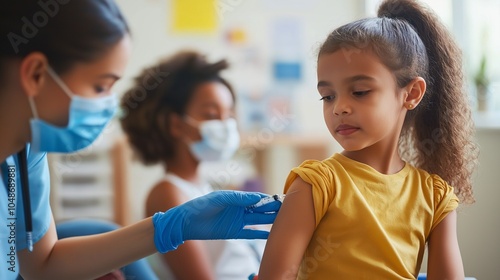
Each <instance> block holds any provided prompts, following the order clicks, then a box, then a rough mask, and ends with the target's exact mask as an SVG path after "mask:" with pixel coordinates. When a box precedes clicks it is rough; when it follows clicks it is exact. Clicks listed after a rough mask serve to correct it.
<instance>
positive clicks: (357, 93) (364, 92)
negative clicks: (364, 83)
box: [352, 90, 370, 97]
mask: <svg viewBox="0 0 500 280" xmlns="http://www.w3.org/2000/svg"><path fill="white" fill-rule="evenodd" d="M369 92H370V91H369V90H364V91H354V92H353V93H352V94H353V95H354V96H358V97H360V96H364V95H367V94H368V93H369Z"/></svg>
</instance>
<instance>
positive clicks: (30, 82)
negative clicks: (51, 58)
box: [19, 52, 49, 97]
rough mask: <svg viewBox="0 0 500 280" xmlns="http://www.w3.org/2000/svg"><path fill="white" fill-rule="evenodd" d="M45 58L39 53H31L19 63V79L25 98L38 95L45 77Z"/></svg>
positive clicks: (46, 64)
mask: <svg viewBox="0 0 500 280" xmlns="http://www.w3.org/2000/svg"><path fill="white" fill-rule="evenodd" d="M48 65H49V63H48V61H47V57H45V55H44V54H42V53H41V52H32V53H30V54H28V55H27V56H26V57H25V58H23V60H22V61H21V66H20V67H19V79H20V82H21V87H22V88H23V90H24V92H25V93H26V95H27V96H31V97H34V96H36V95H38V93H39V92H40V89H41V88H42V86H43V85H44V83H45V79H46V77H47V67H48Z"/></svg>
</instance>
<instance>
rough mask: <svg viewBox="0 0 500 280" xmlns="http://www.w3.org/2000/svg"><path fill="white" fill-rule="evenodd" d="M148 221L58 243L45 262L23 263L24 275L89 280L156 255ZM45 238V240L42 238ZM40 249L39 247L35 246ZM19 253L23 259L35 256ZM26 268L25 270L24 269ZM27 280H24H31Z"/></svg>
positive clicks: (42, 249)
mask: <svg viewBox="0 0 500 280" xmlns="http://www.w3.org/2000/svg"><path fill="white" fill-rule="evenodd" d="M153 236H154V227H153V222H152V221H151V218H148V219H145V220H143V221H141V222H139V223H137V224H134V225H131V226H128V227H125V228H121V229H118V230H115V231H112V232H108V233H103V234H98V235H93V236H83V237H72V238H66V239H61V240H58V241H56V242H55V243H54V246H53V248H52V250H51V251H50V253H49V254H48V255H47V257H46V259H45V260H44V261H41V260H40V259H37V260H35V262H31V263H30V262H29V260H25V261H23V262H22V264H21V267H23V266H26V265H28V266H30V265H36V264H35V263H38V267H31V268H29V269H27V270H26V269H24V268H23V269H22V272H23V273H26V274H28V275H27V276H31V277H33V278H36V279H92V278H97V277H99V276H102V275H105V274H107V273H108V272H110V271H112V270H113V269H117V268H120V267H123V266H125V265H127V264H129V263H131V262H133V261H135V260H137V259H140V258H143V257H145V256H148V255H150V254H152V253H154V252H156V247H155V245H154V241H153V240H154V239H153ZM44 238H45V237H44ZM36 245H41V246H43V245H42V244H38V242H37V244H36ZM37 247H39V246H35V251H34V252H32V253H29V252H22V255H23V257H22V258H24V256H28V255H29V254H33V253H35V254H36V251H37V249H40V250H41V251H42V252H43V251H44V248H37ZM25 268H26V267H25ZM31 277H28V278H27V279H31Z"/></svg>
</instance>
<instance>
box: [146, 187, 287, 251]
mask: <svg viewBox="0 0 500 280" xmlns="http://www.w3.org/2000/svg"><path fill="white" fill-rule="evenodd" d="M268 196H269V195H266V194H262V193H255V192H241V191H215V192H212V193H210V194H207V195H204V196H201V197H198V198H196V199H193V200H190V201H188V202H186V203H184V204H182V205H179V206H177V207H174V208H172V209H170V210H168V211H167V212H165V213H163V212H158V213H156V214H154V215H153V224H154V228H155V234H154V242H155V245H156V249H157V250H158V252H160V253H166V252H168V251H171V250H174V249H176V248H177V246H179V245H181V244H182V243H184V241H185V240H194V239H196V240H206V239H266V238H267V237H268V235H269V232H267V231H262V230H252V229H246V228H244V226H246V225H257V224H271V223H273V222H274V219H275V218H276V215H277V212H278V210H279V208H280V207H281V202H280V201H274V202H272V203H269V204H266V205H263V206H260V207H257V208H254V209H252V211H251V212H250V211H246V210H245V208H246V207H247V206H250V205H253V204H255V203H257V202H259V200H260V199H261V198H263V197H268Z"/></svg>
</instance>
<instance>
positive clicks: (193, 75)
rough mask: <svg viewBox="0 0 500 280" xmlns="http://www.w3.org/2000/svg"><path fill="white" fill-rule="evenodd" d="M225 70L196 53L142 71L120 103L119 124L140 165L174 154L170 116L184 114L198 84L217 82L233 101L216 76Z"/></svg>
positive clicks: (221, 64) (218, 76) (152, 162)
mask: <svg viewBox="0 0 500 280" xmlns="http://www.w3.org/2000/svg"><path fill="white" fill-rule="evenodd" d="M227 67H228V63H227V62H226V61H225V60H220V61H218V62H215V63H210V62H208V61H207V60H206V58H205V56H203V55H201V54H199V53H197V52H194V51H184V52H180V53H177V54H175V55H173V56H172V57H170V58H167V59H165V60H163V61H161V62H160V63H159V64H157V65H154V66H152V67H149V68H147V69H145V70H144V71H142V73H141V74H140V75H139V76H138V77H136V78H135V83H134V86H132V87H131V88H130V89H129V90H128V91H127V92H126V93H125V95H124V96H123V98H122V101H121V107H122V110H123V112H124V114H123V115H124V116H123V117H122V118H121V125H122V128H123V130H124V131H125V133H126V134H127V136H128V140H129V142H130V144H131V145H132V148H133V149H134V151H135V152H136V154H137V155H138V156H139V158H140V159H141V161H142V162H143V163H145V164H155V163H159V162H164V161H165V160H167V159H169V158H171V157H172V156H173V155H174V139H173V138H172V136H171V135H170V127H169V126H170V122H169V119H170V116H171V114H177V115H179V116H181V117H183V116H184V115H185V113H186V112H185V111H186V107H187V105H188V104H189V101H190V100H191V97H192V96H193V93H194V92H195V91H196V88H197V87H198V86H199V85H201V84H203V83H206V82H211V81H216V82H220V83H222V84H224V85H225V86H226V87H227V88H228V89H229V91H230V92H231V95H232V96H233V99H234V98H235V95H234V92H233V89H232V87H231V85H230V84H229V83H228V82H227V81H226V80H225V79H223V78H222V77H221V76H220V72H221V71H222V70H224V69H226V68H227Z"/></svg>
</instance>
